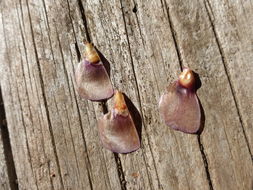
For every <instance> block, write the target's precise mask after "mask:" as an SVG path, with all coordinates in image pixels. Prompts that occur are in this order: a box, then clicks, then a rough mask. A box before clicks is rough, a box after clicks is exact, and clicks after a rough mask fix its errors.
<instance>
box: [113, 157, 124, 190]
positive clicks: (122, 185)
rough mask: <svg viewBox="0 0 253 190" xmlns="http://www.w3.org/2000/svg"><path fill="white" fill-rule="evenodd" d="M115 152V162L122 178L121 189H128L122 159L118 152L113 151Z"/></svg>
mask: <svg viewBox="0 0 253 190" xmlns="http://www.w3.org/2000/svg"><path fill="white" fill-rule="evenodd" d="M113 154H114V158H115V162H116V164H117V171H118V176H119V179H120V184H121V190H127V187H126V180H125V175H124V172H123V168H122V164H121V160H120V158H119V155H118V154H117V153H113Z"/></svg>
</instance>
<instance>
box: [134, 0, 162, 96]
mask: <svg viewBox="0 0 253 190" xmlns="http://www.w3.org/2000/svg"><path fill="white" fill-rule="evenodd" d="M133 2H134V6H135V8H136V7H137V3H136V2H135V1H133ZM136 9H137V8H136ZM134 14H135V18H136V21H137V26H138V29H139V34H140V37H141V42H142V45H143V48H144V50H145V44H144V38H143V35H142V32H141V26H140V21H139V17H138V15H137V11H136V12H134ZM155 59H156V58H155ZM150 65H151V67H152V73H153V75H154V78H155V84H156V87H157V89H158V92H159V94H160V89H159V86H158V82H157V78H156V75H155V72H154V64H150ZM163 66H164V65H163Z"/></svg>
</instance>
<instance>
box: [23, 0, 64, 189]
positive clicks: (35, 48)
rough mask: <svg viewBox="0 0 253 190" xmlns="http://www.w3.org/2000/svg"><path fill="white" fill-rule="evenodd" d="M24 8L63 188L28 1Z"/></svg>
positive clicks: (61, 178)
mask: <svg viewBox="0 0 253 190" xmlns="http://www.w3.org/2000/svg"><path fill="white" fill-rule="evenodd" d="M26 6H27V9H28V17H29V24H30V30H31V36H32V43H33V46H34V54H35V59H36V63H37V66H38V71H39V77H40V81H41V90H42V97H43V103H44V105H45V110H46V115H47V121H48V125H49V132H50V137H51V140H52V146H53V152H54V154H55V157H56V164H57V168H58V172H59V175H60V183H61V186H62V187H61V188H64V185H63V177H62V173H61V168H60V163H59V158H58V154H57V150H56V143H55V139H54V135H53V129H52V124H51V120H50V114H49V110H48V103H47V99H46V95H45V89H44V81H43V77H42V71H41V66H40V63H39V59H38V52H37V47H36V43H35V38H34V32H33V26H32V19H31V14H30V10H29V4H28V0H26Z"/></svg>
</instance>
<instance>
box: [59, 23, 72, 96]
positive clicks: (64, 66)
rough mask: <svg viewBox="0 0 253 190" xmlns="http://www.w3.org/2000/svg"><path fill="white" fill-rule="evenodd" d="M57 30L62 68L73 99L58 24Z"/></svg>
mask: <svg viewBox="0 0 253 190" xmlns="http://www.w3.org/2000/svg"><path fill="white" fill-rule="evenodd" d="M55 30H56V36H57V40H58V44H59V49H60V53H61V58H62V66H63V70H64V74H65V76H66V80H67V86H68V91H69V95H70V98H71V99H72V95H71V90H70V86H69V76H68V72H67V69H66V62H65V60H64V53H63V51H62V46H61V41H60V37H59V33H58V30H57V27H56V24H55Z"/></svg>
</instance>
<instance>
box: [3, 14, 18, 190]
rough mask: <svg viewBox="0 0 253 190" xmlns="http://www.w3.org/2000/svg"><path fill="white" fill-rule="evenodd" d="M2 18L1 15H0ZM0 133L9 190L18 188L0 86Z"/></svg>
mask: <svg viewBox="0 0 253 190" xmlns="http://www.w3.org/2000/svg"><path fill="white" fill-rule="evenodd" d="M2 18H3V17H2ZM0 114H1V115H0V128H1V129H0V135H1V138H2V142H3V153H4V158H5V163H6V168H7V175H8V179H9V185H10V189H11V190H18V189H19V188H18V184H17V173H16V168H15V164H14V159H13V153H12V152H13V151H12V147H11V143H10V138H9V131H8V126H7V122H6V116H5V109H4V102H3V98H2V90H1V86H0Z"/></svg>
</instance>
